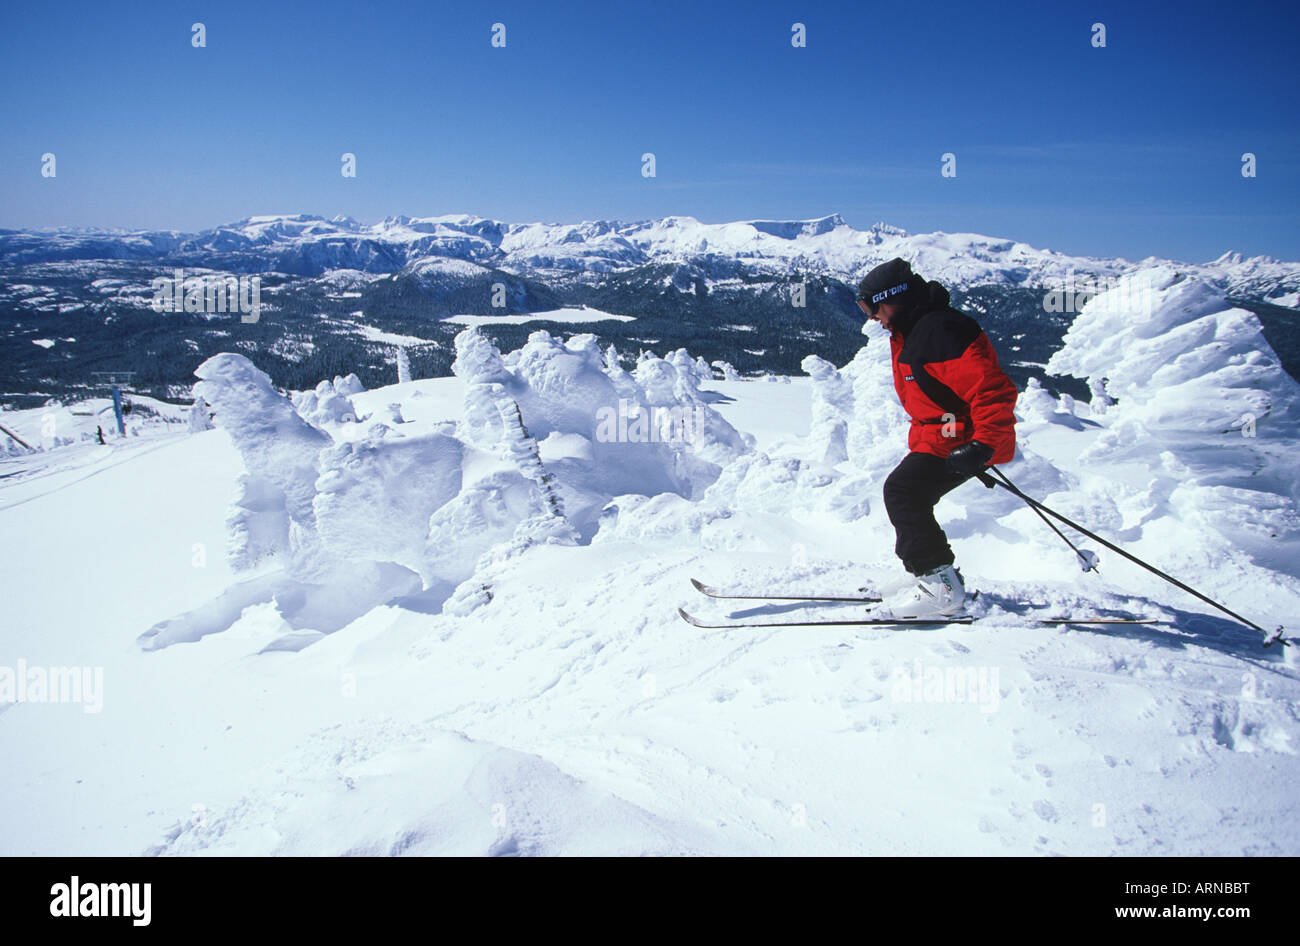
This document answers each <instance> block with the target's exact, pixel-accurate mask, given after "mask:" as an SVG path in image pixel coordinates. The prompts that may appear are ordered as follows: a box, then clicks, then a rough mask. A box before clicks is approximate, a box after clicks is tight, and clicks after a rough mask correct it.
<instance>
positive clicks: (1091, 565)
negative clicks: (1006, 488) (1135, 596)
mask: <svg viewBox="0 0 1300 946" xmlns="http://www.w3.org/2000/svg"><path fill="white" fill-rule="evenodd" d="M989 469H990V470H992V471H993V472H994V473H996V474H997V475H998V478H999V479H1001V480H1002V481H1003V482H1004V483H1006V484H1007V485H1011V481H1010V480H1009V479H1007V475H1006V474H1005V473H1003V472H1002V471H1001V470H999V469H998V468H997V467H995V466H991V467H989ZM1029 508H1030V509H1032V510H1034V512H1036V513H1037V514H1038V518H1039V519H1042V520H1043V521H1044V522H1045V523H1047V528H1049V529H1051V530H1052V531H1053V532H1055V533H1056V534H1057V535H1059V536H1060V537H1061V541H1062V542H1064V543H1065V544H1066V545H1068V546H1069V547H1070V548H1071V549H1073V550H1074V554H1075V555H1077V556H1079V563H1080V565H1081V566H1082V567H1083V570H1084V571H1085V572H1095V571H1098V568H1097V556H1096V555H1094V554H1092V553H1091V552H1085V551H1083V550H1082V549H1080V548H1079V547H1078V546H1077V545H1075V544H1074V543H1073V542H1071V541H1070V540H1069V539H1068V538H1066V536H1065V533H1064V532H1062V531H1061V530H1060V529H1058V528H1056V523H1054V522H1053V521H1052V520H1051V519H1048V518H1047V517H1046V516H1045V515H1043V511H1042V510H1041V509H1039V508H1038V507H1036V506H1032V505H1031V506H1030V507H1029Z"/></svg>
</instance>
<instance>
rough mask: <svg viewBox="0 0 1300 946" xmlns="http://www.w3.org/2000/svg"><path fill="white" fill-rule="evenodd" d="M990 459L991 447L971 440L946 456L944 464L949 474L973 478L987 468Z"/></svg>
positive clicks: (991, 457)
mask: <svg viewBox="0 0 1300 946" xmlns="http://www.w3.org/2000/svg"><path fill="white" fill-rule="evenodd" d="M992 459H993V448H992V447H990V446H988V445H986V444H982V443H980V442H979V441H978V440H972V441H971V442H970V443H964V444H962V445H961V446H960V447H957V448H956V449H955V450H953V452H952V453H950V454H948V457H947V459H946V460H945V461H944V462H945V464H946V465H947V467H948V472H949V473H955V474H957V475H958V476H974V475H975V474H976V473H978V472H979V471H980V470H982V469H984V468H985V467H986V466H988V465H989V461H990V460H992Z"/></svg>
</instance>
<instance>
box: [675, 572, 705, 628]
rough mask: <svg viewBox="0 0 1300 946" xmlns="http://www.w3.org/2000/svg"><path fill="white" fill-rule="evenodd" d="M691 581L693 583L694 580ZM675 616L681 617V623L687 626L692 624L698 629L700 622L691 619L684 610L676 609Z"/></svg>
mask: <svg viewBox="0 0 1300 946" xmlns="http://www.w3.org/2000/svg"><path fill="white" fill-rule="evenodd" d="M691 580H692V581H694V579H691ZM677 614H678V615H679V616H680V617H681V619H682V620H683V621H685V622H686V623H687V624H694V625H695V626H696V627H699V626H700V622H699V621H698V620H696V619H695V618H694V617H692V616H691V615H690V614H688V613H687V611H686V609H685V608H678V609H677Z"/></svg>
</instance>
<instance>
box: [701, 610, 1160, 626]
mask: <svg viewBox="0 0 1300 946" xmlns="http://www.w3.org/2000/svg"><path fill="white" fill-rule="evenodd" d="M677 613H678V614H679V615H680V616H681V618H682V620H683V621H685V622H686V623H687V624H690V625H692V626H694V627H703V628H708V629H710V630H721V629H724V628H738V627H904V626H907V625H916V626H919V627H944V626H946V625H949V624H974V623H975V622H976V618H975V617H974V616H972V615H958V616H956V617H950V618H858V619H857V620H854V621H820V620H809V621H733V622H731V623H728V624H708V623H706V622H704V621H701V620H700V619H699V618H697V617H695V616H694V615H693V614H691V613H690V612H688V611H687V610H686V609H685V608H678V609H677ZM1034 620H1035V621H1036V622H1037V623H1039V624H1048V625H1063V624H1159V623H1160V621H1159V619H1158V618H1141V617H1118V618H1116V617H1104V618H1100V617H1099V618H1070V617H1053V618H1035V619H1034Z"/></svg>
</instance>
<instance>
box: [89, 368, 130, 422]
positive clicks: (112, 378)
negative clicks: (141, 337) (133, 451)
mask: <svg viewBox="0 0 1300 946" xmlns="http://www.w3.org/2000/svg"><path fill="white" fill-rule="evenodd" d="M91 374H93V375H94V376H95V377H96V378H97V379H98V380H99V383H100V384H103V385H107V386H108V388H109V390H110V391H112V393H113V418H114V419H115V420H116V421H117V435H118V436H119V437H125V436H126V422H125V421H124V420H123V419H122V389H123V388H126V389H127V390H130V388H131V379H132V378H134V377H135V372H134V371H92V372H91Z"/></svg>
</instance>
